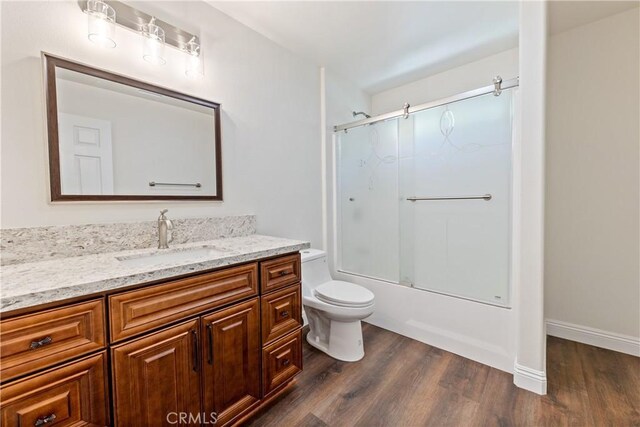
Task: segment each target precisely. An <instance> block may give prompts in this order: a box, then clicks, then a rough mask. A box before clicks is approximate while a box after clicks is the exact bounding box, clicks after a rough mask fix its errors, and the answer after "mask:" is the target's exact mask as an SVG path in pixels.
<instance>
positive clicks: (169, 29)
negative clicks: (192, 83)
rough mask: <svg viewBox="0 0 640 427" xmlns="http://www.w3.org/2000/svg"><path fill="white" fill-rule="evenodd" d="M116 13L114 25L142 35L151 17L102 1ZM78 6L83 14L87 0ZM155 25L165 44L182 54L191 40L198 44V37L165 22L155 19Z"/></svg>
mask: <svg viewBox="0 0 640 427" xmlns="http://www.w3.org/2000/svg"><path fill="white" fill-rule="evenodd" d="M102 1H103V2H104V3H106V4H108V5H109V6H111V7H112V8H113V9H114V10H115V11H116V24H117V25H120V26H121V27H125V28H128V29H130V30H133V31H135V32H136V33H142V31H143V26H144V25H146V24H148V23H149V22H150V21H151V19H152V18H154V17H153V16H152V15H149V14H147V13H144V12H142V11H140V10H138V9H136V8H134V7H131V6H129V5H127V4H124V3H122V2H120V1H116V0H102ZM78 6H80V9H81V10H82V11H83V12H85V11H86V10H87V0H78ZM154 23H155V24H156V25H158V26H159V27H161V28H162V29H163V30H164V33H165V43H166V44H168V45H169V46H171V47H175V48H176V49H178V50H181V51H183V52H187V51H188V43H189V41H191V40H192V39H193V41H195V42H196V43H198V44H199V43H200V40H199V37H198V36H196V35H195V34H191V33H190V32H188V31H185V30H183V29H181V28H178V27H176V26H174V25H171V24H169V23H168V22H166V21H162V20H160V19H157V18H156V19H155V22H154Z"/></svg>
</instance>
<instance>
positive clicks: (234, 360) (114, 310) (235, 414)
mask: <svg viewBox="0 0 640 427" xmlns="http://www.w3.org/2000/svg"><path fill="white" fill-rule="evenodd" d="M218 242H223V243H224V244H225V245H227V246H226V247H227V248H233V249H229V250H227V251H226V252H225V251H222V252H221V251H219V252H215V250H214V249H210V251H213V252H202V249H201V248H207V247H208V248H215V247H217V248H219V247H220V244H219V243H217V244H209V243H210V242H208V243H207V244H206V245H202V244H200V245H199V246H193V245H191V246H188V247H187V248H186V249H184V248H183V252H184V251H189V250H191V251H195V252H194V254H196V255H194V256H196V257H199V258H198V260H197V262H195V261H194V260H193V259H192V260H181V261H180V262H179V263H178V264H177V265H174V266H173V267H167V265H168V264H166V261H163V262H165V264H163V265H161V266H158V265H155V266H151V264H148V265H147V264H145V262H147V261H146V259H147V258H149V257H153V256H158V254H159V253H161V252H162V251H155V250H146V251H137V252H135V251H134V252H135V253H134V254H131V253H130V252H132V251H128V252H127V254H126V255H124V256H119V254H106V255H104V254H97V255H87V256H81V257H74V258H68V259H63V260H52V261H45V262H39V263H38V262H36V263H31V266H32V267H28V266H29V264H17V265H10V266H7V267H5V268H4V271H3V276H2V279H3V286H7V285H8V286H9V293H11V291H12V286H18V287H19V286H20V283H21V282H23V283H24V282H27V281H28V280H29V278H31V279H33V280H37V278H38V277H41V278H42V277H46V275H47V269H53V268H55V266H54V265H55V264H58V268H59V269H60V270H59V271H57V272H56V274H58V277H57V279H51V282H59V279H60V277H62V276H67V277H69V280H77V281H78V284H80V282H82V280H84V281H86V282H87V284H86V287H85V288H86V289H87V290H88V291H87V292H85V293H84V294H82V289H83V288H82V286H69V287H64V285H60V286H59V287H58V288H56V287H55V286H54V285H52V284H49V285H48V284H47V283H45V282H46V281H47V279H43V285H42V288H41V289H36V290H32V291H29V292H31V293H29V292H27V293H25V294H24V295H26V296H25V297H24V298H22V299H20V298H18V299H14V300H13V301H11V300H9V299H7V298H8V297H5V295H3V297H2V307H3V308H2V313H1V314H2V320H1V321H0V340H1V344H0V348H1V354H2V358H1V359H0V377H1V378H2V385H1V388H0V393H1V395H2V399H1V400H2V403H1V407H0V411H1V422H2V425H4V426H25V425H29V426H45V425H48V424H53V423H55V424H56V425H85V424H87V425H100V426H106V425H118V426H133V425H135V426H142V425H146V426H158V425H168V424H180V423H182V424H185V423H188V424H189V425H205V424H214V421H215V425H220V426H222V425H236V424H239V423H241V422H242V421H243V420H246V419H248V417H250V416H251V415H252V414H253V413H255V412H256V411H258V410H259V409H260V408H263V407H264V406H265V405H266V404H268V403H269V402H270V401H271V400H272V399H273V398H275V397H276V396H278V395H280V394H281V393H282V392H284V391H285V390H287V389H288V388H289V386H290V385H292V384H293V383H292V380H293V378H294V377H295V376H296V374H298V373H299V372H300V371H301V370H302V333H301V329H302V316H301V314H302V313H301V311H302V307H301V288H300V280H301V263H300V254H299V252H298V251H299V250H300V249H303V248H306V247H308V243H305V242H297V241H290V240H285V239H276V238H271V237H267V236H256V235H253V236H247V237H239V238H235V239H233V238H232V239H220V240H219V241H218ZM243 242H244V243H243ZM248 242H251V244H249V243H248ZM233 245H236V246H235V247H234V246H233ZM243 245H244V246H243ZM242 248H244V249H242ZM169 251H171V249H170V250H169ZM174 251H176V252H175V253H178V254H179V253H180V248H178V249H174ZM198 251H199V252H198ZM139 252H141V253H142V255H140V254H139ZM160 255H162V254H160ZM85 258H86V259H85ZM83 259H84V260H83ZM100 259H101V260H102V262H103V263H104V264H106V266H104V267H103V268H102V269H101V268H100V267H97V265H98V264H94V265H96V269H97V270H102V271H104V270H108V269H109V268H116V266H118V267H119V268H117V270H118V273H117V274H115V273H114V274H113V277H112V278H102V277H94V278H93V279H91V280H93V281H91V280H88V279H87V277H86V276H85V277H84V278H83V273H81V271H82V270H83V268H84V267H83V265H84V264H83V263H84V262H86V263H95V262H98V260H100ZM108 259H109V260H111V259H115V261H112V262H113V264H109V261H108ZM131 260H133V261H131ZM50 264H51V265H50ZM25 266H26V267H25ZM65 268H66V269H67V270H66V272H65V271H62V270H64V269H65ZM185 271H188V273H185ZM74 272H75V273H74ZM105 274H107V273H105ZM74 275H75V276H79V277H80V278H79V279H73V276H74ZM142 277H146V278H147V280H141V278H142ZM134 281H139V282H138V283H133V282H134ZM89 282H90V283H89ZM34 288H37V286H35V287H34ZM61 296H62V299H61V300H59V301H57V299H60V298H61ZM17 300H20V302H19V303H15V302H16V301H17ZM51 300H56V301H51ZM30 301H31V302H30ZM45 301H50V302H45ZM12 303H15V304H12ZM15 307H19V308H15Z"/></svg>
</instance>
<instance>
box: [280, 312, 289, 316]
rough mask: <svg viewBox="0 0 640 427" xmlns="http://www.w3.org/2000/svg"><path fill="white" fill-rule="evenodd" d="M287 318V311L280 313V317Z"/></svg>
mask: <svg viewBox="0 0 640 427" xmlns="http://www.w3.org/2000/svg"><path fill="white" fill-rule="evenodd" d="M288 316H289V312H288V311H287V310H285V311H281V312H280V317H288Z"/></svg>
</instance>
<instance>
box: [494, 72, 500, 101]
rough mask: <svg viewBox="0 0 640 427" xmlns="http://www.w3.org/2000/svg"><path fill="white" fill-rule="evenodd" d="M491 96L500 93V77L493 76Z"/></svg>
mask: <svg viewBox="0 0 640 427" xmlns="http://www.w3.org/2000/svg"><path fill="white" fill-rule="evenodd" d="M493 88H494V89H493V96H500V94H501V93H502V77H500V76H495V77H494V78H493Z"/></svg>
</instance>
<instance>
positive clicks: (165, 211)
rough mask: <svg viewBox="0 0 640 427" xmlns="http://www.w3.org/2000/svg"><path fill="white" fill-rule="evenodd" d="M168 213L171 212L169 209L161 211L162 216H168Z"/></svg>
mask: <svg viewBox="0 0 640 427" xmlns="http://www.w3.org/2000/svg"><path fill="white" fill-rule="evenodd" d="M167 212H169V209H162V210H161V211H160V215H164V214H166V213H167Z"/></svg>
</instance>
